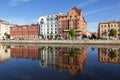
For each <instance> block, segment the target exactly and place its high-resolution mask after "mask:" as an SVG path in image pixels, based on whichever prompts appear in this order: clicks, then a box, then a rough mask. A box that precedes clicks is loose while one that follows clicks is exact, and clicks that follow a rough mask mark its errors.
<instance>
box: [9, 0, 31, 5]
mask: <svg viewBox="0 0 120 80" xmlns="http://www.w3.org/2000/svg"><path fill="white" fill-rule="evenodd" d="M29 1H30V0H10V5H11V6H16V5H18V4H19V3H21V2H29Z"/></svg>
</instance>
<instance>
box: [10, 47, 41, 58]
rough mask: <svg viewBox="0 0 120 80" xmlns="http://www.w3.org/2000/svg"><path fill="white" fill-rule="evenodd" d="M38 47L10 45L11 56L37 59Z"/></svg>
mask: <svg viewBox="0 0 120 80" xmlns="http://www.w3.org/2000/svg"><path fill="white" fill-rule="evenodd" d="M38 52H39V51H38V47H36V46H12V47H11V48H10V53H11V57H14V58H30V59H38Z"/></svg>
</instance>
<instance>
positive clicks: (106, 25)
mask: <svg viewBox="0 0 120 80" xmlns="http://www.w3.org/2000/svg"><path fill="white" fill-rule="evenodd" d="M111 29H115V30H116V31H117V35H116V36H115V37H114V38H116V39H118V38H119V39H120V21H115V20H114V21H104V22H100V23H99V26H98V37H99V38H106V39H110V38H112V37H111V36H110V35H109V32H110V30H111Z"/></svg>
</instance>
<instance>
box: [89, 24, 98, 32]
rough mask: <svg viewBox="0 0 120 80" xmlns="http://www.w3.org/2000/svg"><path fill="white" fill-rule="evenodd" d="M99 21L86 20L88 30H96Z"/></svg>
mask: <svg viewBox="0 0 120 80" xmlns="http://www.w3.org/2000/svg"><path fill="white" fill-rule="evenodd" d="M98 24H99V22H88V27H87V29H88V31H90V32H97V30H98Z"/></svg>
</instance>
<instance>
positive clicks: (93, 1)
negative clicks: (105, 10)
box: [78, 0, 100, 7]
mask: <svg viewBox="0 0 120 80" xmlns="http://www.w3.org/2000/svg"><path fill="white" fill-rule="evenodd" d="M98 1H100V0H85V1H84V2H82V3H80V4H79V5H78V7H85V6H88V5H90V4H93V3H95V2H98Z"/></svg>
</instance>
